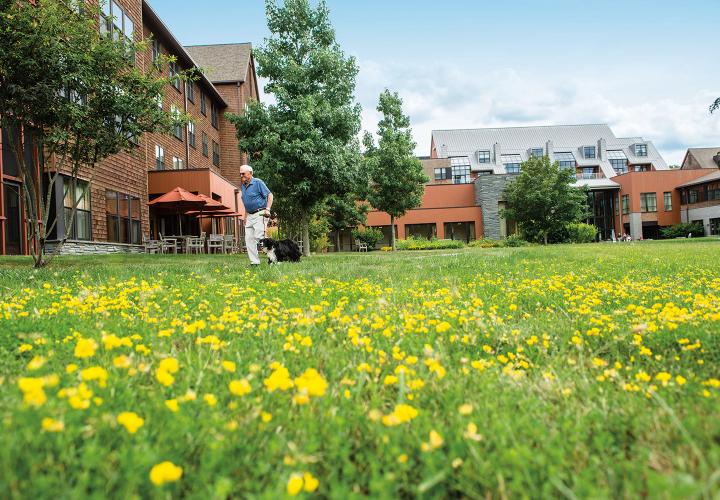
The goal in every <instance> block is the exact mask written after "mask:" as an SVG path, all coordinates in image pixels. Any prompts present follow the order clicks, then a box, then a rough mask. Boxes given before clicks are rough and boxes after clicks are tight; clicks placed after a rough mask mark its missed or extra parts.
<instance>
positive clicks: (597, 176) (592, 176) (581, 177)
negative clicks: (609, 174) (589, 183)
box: [575, 174, 605, 181]
mask: <svg viewBox="0 0 720 500" xmlns="http://www.w3.org/2000/svg"><path fill="white" fill-rule="evenodd" d="M575 177H576V178H577V180H579V181H582V180H590V179H604V178H605V174H575Z"/></svg>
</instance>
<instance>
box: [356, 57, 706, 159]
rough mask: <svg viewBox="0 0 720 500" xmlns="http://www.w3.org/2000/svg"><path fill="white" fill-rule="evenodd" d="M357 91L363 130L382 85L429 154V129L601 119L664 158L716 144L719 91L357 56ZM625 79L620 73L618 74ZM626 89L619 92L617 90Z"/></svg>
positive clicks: (371, 126)
mask: <svg viewBox="0 0 720 500" xmlns="http://www.w3.org/2000/svg"><path fill="white" fill-rule="evenodd" d="M359 64H360V74H359V76H358V83H357V92H356V93H357V98H358V101H359V102H360V104H361V105H362V106H363V114H362V125H363V129H364V130H370V131H373V132H374V131H375V129H376V127H377V122H378V120H379V118H380V117H379V115H378V113H377V111H376V110H375V108H376V106H377V99H378V96H379V95H380V92H382V90H383V89H384V88H385V87H387V88H389V89H390V90H392V91H397V92H399V94H400V96H401V97H402V98H403V101H404V105H403V109H404V111H405V113H407V114H408V115H409V116H410V119H411V122H412V128H413V135H414V138H415V140H416V142H417V148H416V153H417V154H418V155H428V154H429V152H430V134H431V131H432V130H433V129H455V128H479V127H503V126H523V125H560V124H580V123H607V124H608V125H610V127H611V128H612V130H613V132H615V134H616V135H617V136H618V137H634V136H642V137H644V138H645V139H648V140H651V141H653V143H654V144H655V146H656V147H657V148H658V150H659V151H660V153H661V154H662V155H663V157H664V158H665V160H666V162H667V163H668V164H675V163H677V164H679V163H680V162H681V161H682V158H683V156H684V154H685V150H686V149H687V148H688V147H697V146H713V145H720V114H718V115H710V114H709V113H708V106H709V104H710V103H711V102H712V101H713V100H714V99H715V98H716V97H718V95H714V93H713V92H710V91H702V92H695V93H693V95H691V96H682V95H679V96H677V97H665V98H652V99H651V98H649V97H645V96H644V95H643V89H642V88H639V87H638V85H637V84H632V83H631V82H630V81H629V80H626V81H625V82H627V83H625V82H624V81H622V80H616V81H611V80H609V79H608V78H596V79H590V78H588V77H585V78H573V77H569V78H568V77H566V76H563V77H562V78H559V77H557V76H552V77H543V76H538V75H533V74H524V73H522V72H518V71H516V70H513V69H500V70H496V71H488V72H476V71H472V70H468V69H466V68H460V67H456V66H450V65H446V66H443V65H439V64H438V65H428V66H426V67H418V66H410V65H401V64H397V65H393V66H383V65H381V64H378V63H377V62H374V61H359ZM622 77H623V78H626V76H625V75H622ZM618 88H620V89H623V90H627V93H626V94H624V95H621V94H618V91H617V89H618Z"/></svg>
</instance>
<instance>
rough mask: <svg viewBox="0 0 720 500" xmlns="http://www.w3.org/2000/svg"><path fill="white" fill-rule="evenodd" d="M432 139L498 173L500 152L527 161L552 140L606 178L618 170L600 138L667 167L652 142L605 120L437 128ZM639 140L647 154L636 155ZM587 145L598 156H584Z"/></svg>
mask: <svg viewBox="0 0 720 500" xmlns="http://www.w3.org/2000/svg"><path fill="white" fill-rule="evenodd" d="M432 139H433V145H434V146H435V150H436V152H437V155H438V157H441V158H446V157H451V156H469V157H470V160H471V167H472V170H473V171H478V170H487V169H490V168H492V170H493V173H495V174H504V173H505V169H504V167H503V165H502V161H500V160H499V159H498V158H496V156H497V154H499V155H511V154H514V155H520V157H521V160H522V161H525V160H527V159H528V158H529V157H530V153H531V151H530V150H531V149H532V148H543V150H545V154H547V153H548V151H547V143H548V141H552V147H553V152H555V153H559V152H569V153H572V154H573V156H574V157H575V159H576V161H577V164H578V166H579V167H590V166H597V167H598V168H599V170H600V171H601V172H603V173H604V174H605V177H606V178H610V177H614V176H615V175H616V174H615V171H614V170H613V168H612V166H611V165H610V162H609V161H608V158H607V154H606V155H605V156H604V157H601V158H598V157H597V156H598V155H597V152H598V149H599V144H598V142H599V141H600V140H604V141H605V145H606V150H616V151H622V152H623V153H624V155H625V156H626V157H627V159H628V162H629V163H630V164H648V163H650V164H652V165H653V166H654V167H655V169H656V170H667V164H666V163H665V160H663V158H662V156H660V153H658V151H657V149H655V146H654V145H653V143H652V142H650V141H647V140H645V139H643V138H642V137H625V138H622V137H615V134H613V132H612V130H610V127H608V126H607V125H605V124H591V125H556V126H536V127H502V128H479V129H456V130H433V132H432ZM638 143H642V144H646V145H647V156H636V155H635V150H634V148H633V145H634V144H638ZM496 145H497V148H496ZM583 146H595V147H596V157H595V158H584V157H583V150H582V148H583ZM496 149H497V151H496ZM477 151H490V155H491V159H490V162H491V163H483V164H480V163H478V160H477Z"/></svg>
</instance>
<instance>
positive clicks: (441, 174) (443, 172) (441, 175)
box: [433, 168, 452, 181]
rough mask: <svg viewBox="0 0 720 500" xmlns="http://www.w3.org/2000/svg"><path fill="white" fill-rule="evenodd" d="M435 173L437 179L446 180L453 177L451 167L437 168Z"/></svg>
mask: <svg viewBox="0 0 720 500" xmlns="http://www.w3.org/2000/svg"><path fill="white" fill-rule="evenodd" d="M433 173H434V174H435V180H436V181H446V180H448V179H450V178H451V177H452V169H451V168H436V169H434V172H433Z"/></svg>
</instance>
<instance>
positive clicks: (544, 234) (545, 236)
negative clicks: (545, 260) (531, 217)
mask: <svg viewBox="0 0 720 500" xmlns="http://www.w3.org/2000/svg"><path fill="white" fill-rule="evenodd" d="M547 238H548V232H547V231H545V232H544V233H543V242H544V243H543V245H547Z"/></svg>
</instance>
